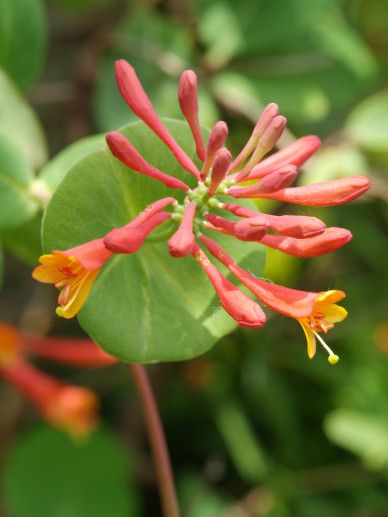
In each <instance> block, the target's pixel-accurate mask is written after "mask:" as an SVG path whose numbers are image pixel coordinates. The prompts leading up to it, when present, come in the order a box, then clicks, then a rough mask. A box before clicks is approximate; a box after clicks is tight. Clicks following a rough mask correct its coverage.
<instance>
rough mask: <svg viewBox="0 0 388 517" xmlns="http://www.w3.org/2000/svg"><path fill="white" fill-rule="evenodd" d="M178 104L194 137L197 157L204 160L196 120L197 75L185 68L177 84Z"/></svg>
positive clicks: (200, 135) (199, 129)
mask: <svg viewBox="0 0 388 517" xmlns="http://www.w3.org/2000/svg"><path fill="white" fill-rule="evenodd" d="M178 98H179V105H180V107H181V110H182V113H183V115H184V116H185V118H186V120H187V122H188V124H189V126H190V129H191V132H192V134H193V137H194V142H195V148H196V150H197V155H198V158H199V159H200V160H201V161H204V160H205V157H206V150H205V146H204V143H203V139H202V134H201V127H200V125H199V120H198V94H197V76H196V75H195V73H194V72H193V71H192V70H185V71H184V72H183V74H182V75H181V78H180V80H179V86H178Z"/></svg>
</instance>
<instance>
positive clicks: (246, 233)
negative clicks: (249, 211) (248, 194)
mask: <svg viewBox="0 0 388 517" xmlns="http://www.w3.org/2000/svg"><path fill="white" fill-rule="evenodd" d="M267 230H268V224H267V220H266V218H265V217H263V216H260V215H259V216H257V217H250V218H249V219H243V220H241V221H238V222H237V223H235V225H234V226H233V233H234V235H236V237H237V238H238V239H241V240H243V241H259V240H260V239H261V238H262V237H263V236H264V235H265V233H267Z"/></svg>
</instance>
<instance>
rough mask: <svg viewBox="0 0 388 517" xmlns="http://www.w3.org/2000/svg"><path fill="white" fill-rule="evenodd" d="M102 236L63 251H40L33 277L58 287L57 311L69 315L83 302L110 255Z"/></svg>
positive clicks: (74, 312)
mask: <svg viewBox="0 0 388 517" xmlns="http://www.w3.org/2000/svg"><path fill="white" fill-rule="evenodd" d="M103 241H104V239H95V240H93V241H90V242H86V243H85V244H81V245H80V246H76V247H74V248H70V249H68V250H65V251H57V250H54V251H53V252H52V253H51V254H49V255H42V256H41V257H40V258H39V262H40V263H41V264H42V265H41V266H38V267H36V268H35V269H34V271H33V272H32V276H33V278H34V279H35V280H38V281H39V282H43V283H46V284H54V285H55V286H56V287H58V288H59V289H61V292H60V295H59V297H58V304H59V306H58V307H57V310H56V312H57V315H58V316H62V317H63V318H72V317H73V316H75V314H77V312H78V311H79V310H80V309H81V307H82V306H83V305H84V303H85V302H86V299H87V297H88V295H89V292H90V290H91V288H92V286H93V283H94V281H95V280H96V278H97V276H98V274H99V272H100V270H101V268H102V266H103V265H104V264H105V262H106V261H107V260H108V259H109V258H110V257H111V256H112V252H111V251H109V250H108V249H107V248H106V247H105V245H104V242H103Z"/></svg>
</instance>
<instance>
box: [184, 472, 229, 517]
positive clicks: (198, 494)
mask: <svg viewBox="0 0 388 517" xmlns="http://www.w3.org/2000/svg"><path fill="white" fill-rule="evenodd" d="M178 495H179V501H180V506H181V508H182V509H184V516H185V517H198V516H201V517H215V516H216V515H222V514H223V512H224V511H225V510H226V508H227V501H226V500H225V498H223V497H222V496H221V495H220V494H218V493H217V492H216V491H215V490H214V489H211V488H210V487H208V486H206V484H205V482H204V481H203V480H202V479H201V478H200V477H199V476H198V475H196V474H185V475H184V476H182V478H180V479H178Z"/></svg>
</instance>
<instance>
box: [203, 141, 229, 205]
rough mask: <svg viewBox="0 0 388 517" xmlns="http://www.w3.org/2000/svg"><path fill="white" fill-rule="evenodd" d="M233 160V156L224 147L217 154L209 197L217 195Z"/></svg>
mask: <svg viewBox="0 0 388 517" xmlns="http://www.w3.org/2000/svg"><path fill="white" fill-rule="evenodd" d="M231 159H232V155H231V154H230V152H229V151H228V149H226V148H225V147H222V148H221V149H219V150H218V151H217V152H216V154H215V156H214V162H213V167H212V172H211V177H210V186H209V190H208V196H214V194H215V193H216V190H217V188H218V187H219V185H220V183H221V182H222V180H223V179H224V178H225V176H226V173H227V172H228V169H229V165H230V161H231Z"/></svg>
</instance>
